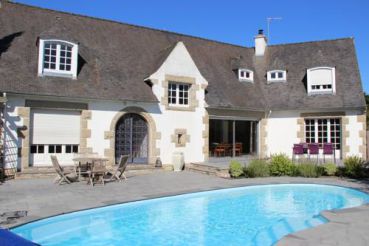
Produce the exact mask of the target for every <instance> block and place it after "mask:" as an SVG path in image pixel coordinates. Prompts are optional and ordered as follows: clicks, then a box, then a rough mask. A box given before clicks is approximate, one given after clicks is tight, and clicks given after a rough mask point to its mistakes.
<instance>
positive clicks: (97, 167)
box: [87, 162, 107, 186]
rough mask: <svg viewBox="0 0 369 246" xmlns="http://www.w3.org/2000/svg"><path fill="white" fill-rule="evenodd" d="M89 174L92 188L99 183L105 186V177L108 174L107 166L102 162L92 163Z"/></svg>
mask: <svg viewBox="0 0 369 246" xmlns="http://www.w3.org/2000/svg"><path fill="white" fill-rule="evenodd" d="M87 172H88V177H89V181H88V183H90V184H91V186H94V185H95V184H96V183H97V182H98V181H100V183H101V184H102V185H105V180H104V176H105V174H106V173H107V170H106V166H105V164H104V163H102V162H94V163H92V168H91V170H90V171H87Z"/></svg>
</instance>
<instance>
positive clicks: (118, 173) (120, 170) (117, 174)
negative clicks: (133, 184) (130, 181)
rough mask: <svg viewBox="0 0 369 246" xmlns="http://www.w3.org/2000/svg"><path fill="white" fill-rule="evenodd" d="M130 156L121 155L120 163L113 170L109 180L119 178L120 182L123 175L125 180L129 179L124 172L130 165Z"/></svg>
mask: <svg viewBox="0 0 369 246" xmlns="http://www.w3.org/2000/svg"><path fill="white" fill-rule="evenodd" d="M128 157H129V155H121V156H120V159H119V163H118V166H117V168H116V169H115V170H114V171H113V175H112V176H111V178H110V180H109V181H113V180H117V181H119V182H121V181H122V177H123V178H124V180H127V177H126V175H124V172H125V170H126V168H127V165H128Z"/></svg>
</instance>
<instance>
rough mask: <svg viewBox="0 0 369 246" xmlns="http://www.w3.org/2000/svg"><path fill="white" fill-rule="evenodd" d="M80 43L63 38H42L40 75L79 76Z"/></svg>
mask: <svg viewBox="0 0 369 246" xmlns="http://www.w3.org/2000/svg"><path fill="white" fill-rule="evenodd" d="M77 59H78V45H77V44H74V43H70V42H67V41H61V40H40V50H39V76H45V75H50V76H63V77H73V78H76V77H77V64H78V61H77Z"/></svg>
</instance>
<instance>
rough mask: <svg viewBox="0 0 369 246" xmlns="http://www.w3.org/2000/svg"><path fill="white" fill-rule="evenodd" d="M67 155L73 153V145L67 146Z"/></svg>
mask: <svg viewBox="0 0 369 246" xmlns="http://www.w3.org/2000/svg"><path fill="white" fill-rule="evenodd" d="M65 153H67V154H69V153H72V145H65Z"/></svg>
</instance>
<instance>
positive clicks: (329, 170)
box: [322, 163, 337, 176]
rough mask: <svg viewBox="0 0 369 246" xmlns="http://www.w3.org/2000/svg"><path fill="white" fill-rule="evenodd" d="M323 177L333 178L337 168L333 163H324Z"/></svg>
mask: <svg viewBox="0 0 369 246" xmlns="http://www.w3.org/2000/svg"><path fill="white" fill-rule="evenodd" d="M322 167H323V169H324V175H327V176H334V175H335V174H336V173H337V166H336V164H334V163H326V164H324V165H323V166H322Z"/></svg>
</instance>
